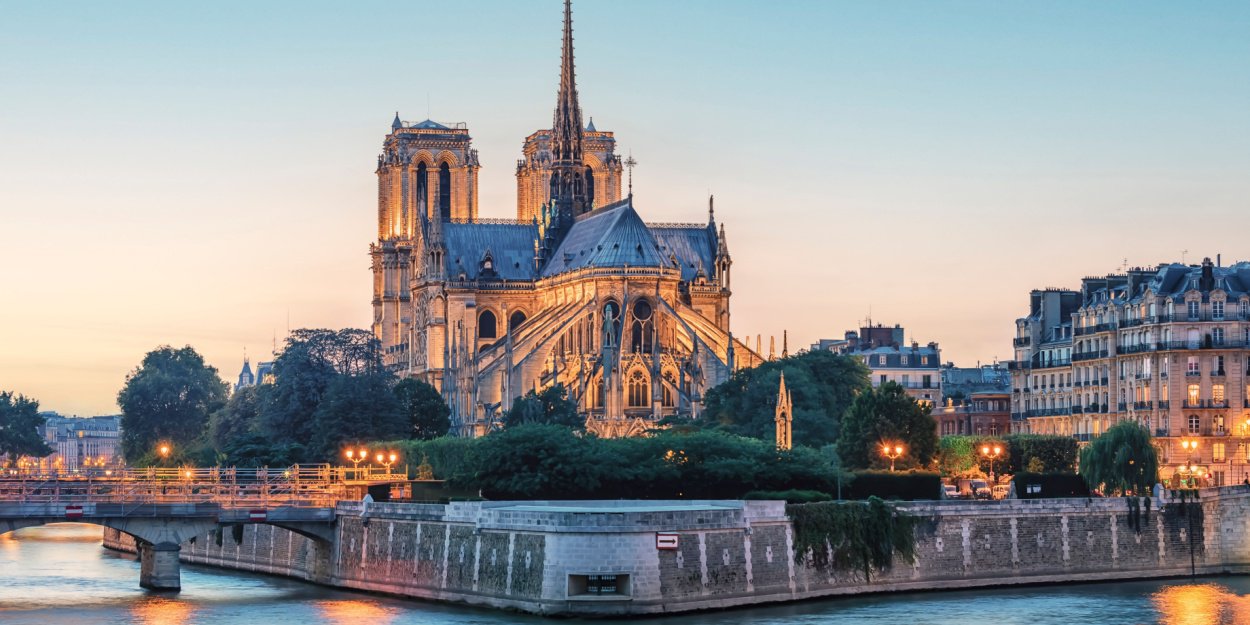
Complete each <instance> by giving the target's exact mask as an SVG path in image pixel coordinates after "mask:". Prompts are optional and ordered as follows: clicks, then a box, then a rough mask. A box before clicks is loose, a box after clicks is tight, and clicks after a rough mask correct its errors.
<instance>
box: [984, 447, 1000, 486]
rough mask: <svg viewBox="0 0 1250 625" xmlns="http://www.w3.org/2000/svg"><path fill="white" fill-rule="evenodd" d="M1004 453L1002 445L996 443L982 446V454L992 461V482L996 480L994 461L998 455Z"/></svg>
mask: <svg viewBox="0 0 1250 625" xmlns="http://www.w3.org/2000/svg"><path fill="white" fill-rule="evenodd" d="M1002 454H1003V447H1002V445H994V446H993V447H990V446H989V445H982V446H981V455H982V456H985V457H986V458H988V459H989V461H990V481H991V482H993V481H994V461H995V460H997V459H998V457H999V456H1001V455H1002Z"/></svg>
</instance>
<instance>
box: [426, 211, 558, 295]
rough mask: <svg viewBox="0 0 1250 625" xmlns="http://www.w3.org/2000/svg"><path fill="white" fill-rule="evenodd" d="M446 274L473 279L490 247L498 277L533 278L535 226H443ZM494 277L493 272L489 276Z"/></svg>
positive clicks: (511, 278) (455, 277)
mask: <svg viewBox="0 0 1250 625" xmlns="http://www.w3.org/2000/svg"><path fill="white" fill-rule="evenodd" d="M442 228H443V242H444V244H445V245H446V246H447V255H446V257H445V262H446V265H447V267H446V272H447V277H448V279H450V280H453V281H454V280H457V279H459V277H460V275H461V274H464V277H465V279H466V280H476V279H477V278H478V273H479V271H480V266H481V265H480V263H481V260H482V257H483V256H484V255H485V254H486V250H488V249H489V250H490V254H491V260H493V261H494V265H495V272H496V273H497V274H498V276H497V277H499V278H502V279H505V280H533V279H534V278H535V275H534V239H535V238H537V237H538V228H537V227H536V226H534V225H533V224H526V223H493V222H487V223H481V222H475V223H456V222H448V223H444V224H443V226H442ZM492 277H494V276H492Z"/></svg>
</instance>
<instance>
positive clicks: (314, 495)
mask: <svg viewBox="0 0 1250 625" xmlns="http://www.w3.org/2000/svg"><path fill="white" fill-rule="evenodd" d="M387 469H388V470H387V471H386V472H385V473H381V472H378V471H377V470H375V469H373V468H367V469H366V468H362V469H345V468H340V467H330V466H328V465H315V466H312V467H309V466H299V465H296V466H293V467H289V468H285V469H268V468H260V469H236V468H230V469H222V468H213V469H190V468H180V469H138V470H117V471H113V470H109V471H104V470H98V471H90V472H83V473H79V472H74V473H64V474H34V473H28V472H21V471H7V472H4V473H0V533H7V532H11V531H14V530H19V529H22V528H24V527H31V526H36V525H44V524H47V523H64V522H75V523H93V524H96V525H101V526H104V527H108V528H112V529H114V530H117V531H119V532H122V533H124V534H127V535H129V536H131V537H133V538H134V540H135V545H136V550H137V551H138V554H139V560H140V563H141V567H140V575H139V585H140V586H142V587H144V588H148V589H152V590H178V589H179V588H181V575H180V567H179V557H178V556H179V552H180V550H181V548H180V545H182V544H183V543H185V542H186V541H189V540H192V539H194V538H196V537H198V536H203V535H205V534H208V533H210V532H212V531H214V530H216V531H222V530H224V529H225V528H227V527H232V526H237V525H244V524H257V523H260V524H268V525H273V526H276V527H281V528H283V529H285V530H289V531H292V532H295V533H297V534H299V535H301V536H304V537H307V538H308V539H310V540H311V542H312V543H313V545H314V549H315V551H316V552H317V554H316V558H314V562H313V567H314V569H316V568H318V567H319V566H324V567H325V569H326V574H327V575H328V569H329V567H330V557H329V555H330V553H331V551H332V550H331V548H330V545H331V544H332V543H333V540H334V527H335V519H336V517H335V513H334V505H335V502H337V501H339V500H341V499H344V498H357V497H354V496H352V493H353V490H352V487H353V486H361V485H367V484H370V483H377V482H386V481H393V480H395V479H402V477H406V476H398V475H391V474H390V473H389V467H388V468H387ZM318 563H320V564H318ZM313 573H314V574H315V573H316V570H314V571H313Z"/></svg>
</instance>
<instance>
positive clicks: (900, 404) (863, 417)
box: [838, 382, 938, 469]
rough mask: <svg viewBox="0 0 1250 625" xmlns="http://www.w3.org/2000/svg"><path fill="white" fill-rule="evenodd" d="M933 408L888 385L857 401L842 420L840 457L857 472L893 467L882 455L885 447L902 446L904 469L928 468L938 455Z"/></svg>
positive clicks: (896, 387) (863, 392)
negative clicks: (858, 470)
mask: <svg viewBox="0 0 1250 625" xmlns="http://www.w3.org/2000/svg"><path fill="white" fill-rule="evenodd" d="M929 411H930V408H929V407H928V406H922V405H920V404H919V403H918V402H917V401H916V400H915V399H913V398H911V397H910V396H908V395H907V392H906V391H905V390H903V387H902V386H900V385H898V384H897V383H894V382H886V383H885V384H882V385H881V386H880V387H878V388H869V389H865V390H864V391H862V392H860V394H859V395H857V396H856V397H855V401H854V402H853V403H852V404H851V407H850V409H849V410H847V411H846V416H844V417H843V419H842V432H841V435H840V436H839V437H838V455H839V456H841V457H842V462H843V463H844V464H845V465H846V466H848V467H853V468H860V469H866V468H882V467H889V466H890V461H889V459H887V458H885V457H884V456H882V454H881V451H880V450H881V445H882V444H883V443H890V444H901V445H903V447H904V455H903V456H901V457H899V458H898V460H897V462H896V464H897V465H898V466H900V467H915V466H920V467H926V466H928V465H929V463H930V462H931V461H932V460H933V457H934V455H935V454H936V453H937V446H938V441H937V423H936V422H935V421H934V420H933V417H932V416H930V415H929Z"/></svg>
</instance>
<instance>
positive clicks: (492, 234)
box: [442, 199, 717, 281]
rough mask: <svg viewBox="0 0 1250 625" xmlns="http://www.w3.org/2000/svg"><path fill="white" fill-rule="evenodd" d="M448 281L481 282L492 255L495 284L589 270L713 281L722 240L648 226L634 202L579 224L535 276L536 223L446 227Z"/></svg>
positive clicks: (694, 230)
mask: <svg viewBox="0 0 1250 625" xmlns="http://www.w3.org/2000/svg"><path fill="white" fill-rule="evenodd" d="M442 230H443V242H444V244H445V245H446V249H447V255H446V257H445V258H444V263H445V271H446V275H447V277H448V279H450V280H453V281H454V280H459V279H460V276H461V275H462V274H463V275H464V279H465V280H477V279H479V278H489V277H490V276H479V274H480V273H481V262H482V259H483V258H484V257H485V255H486V252H488V251H489V252H490V255H491V258H492V260H493V261H494V266H495V271H496V273H497V274H498V275H497V276H493V277H495V278H500V279H506V280H535V279H538V278H540V277H543V278H545V277H549V276H554V275H558V274H561V273H564V272H567V271H574V270H577V269H583V268H588V267H625V266H629V267H666V268H672V267H674V266H676V267H680V269H681V277H682V279H683V280H694V279H695V277H696V276H697V275H698V272H699V270H702V271H703V272H704V274H705V275H708V276H710V275H711V274H712V272H713V266H714V263H715V259H716V243H717V242H716V238H715V237H716V235H715V233H714V232H713V231H712V230H711V229H710V228H708V227H706V226H698V225H668V224H663V225H648V224H646V223H644V222H643V221H642V218H641V217H639V216H638V212H637V211H636V210H634V207H633V204H632V202H631V201H630V200H629V199H626V200H623V201H621V202H616V203H614V204H610V205H608V206H605V207H603V208H600V209H597V210H595V211H594V212H591V213H589V214H587V215H584V216H582V217H580V218H578V219H577V220H576V221H574V222H573V225H572V226H571V227H570V228H569V231H568V233H567V234H565V236H564V239H563V241H561V243H560V246H559V247H558V248H557V249H556V251H555V252H554V253H553V254H552V255H551V257H550V259H549V260H548V261H547V264H546V266H544V267H543V268H542V270H541V272H539V271H535V270H534V241H535V239H537V237H538V227H537V226H536V225H535V224H531V223H481V222H478V223H457V222H445V223H443V224H442Z"/></svg>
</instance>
